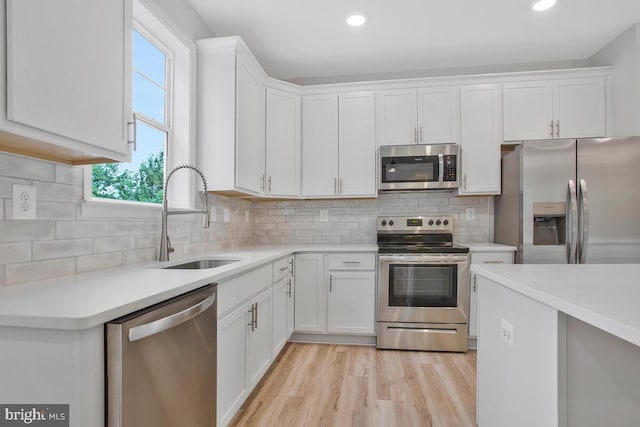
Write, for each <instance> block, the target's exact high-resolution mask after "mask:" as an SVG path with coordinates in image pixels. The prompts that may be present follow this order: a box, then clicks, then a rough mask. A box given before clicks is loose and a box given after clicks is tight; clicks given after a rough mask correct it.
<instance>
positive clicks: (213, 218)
mask: <svg viewBox="0 0 640 427" xmlns="http://www.w3.org/2000/svg"><path fill="white" fill-rule="evenodd" d="M216 212H217V210H216V207H215V206H211V207H210V208H209V220H210V221H211V222H216V221H217V220H218V216H217V215H216Z"/></svg>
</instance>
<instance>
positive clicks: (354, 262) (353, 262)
mask: <svg viewBox="0 0 640 427" xmlns="http://www.w3.org/2000/svg"><path fill="white" fill-rule="evenodd" d="M342 263H343V264H360V261H342Z"/></svg>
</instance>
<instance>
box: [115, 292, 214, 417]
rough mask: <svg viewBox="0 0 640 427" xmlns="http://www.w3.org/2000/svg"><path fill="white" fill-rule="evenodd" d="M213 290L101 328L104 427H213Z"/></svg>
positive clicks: (129, 316) (159, 306)
mask: <svg viewBox="0 0 640 427" xmlns="http://www.w3.org/2000/svg"><path fill="white" fill-rule="evenodd" d="M216 306H217V304H216V287H215V285H208V286H206V287H203V288H200V289H197V290H195V291H192V292H189V293H187V294H184V295H181V296H178V297H176V298H173V299H171V300H169V301H165V302H163V303H160V304H157V305H154V306H152V307H149V308H147V309H144V310H141V311H138V312H136V313H133V314H130V315H128V316H125V317H122V318H120V319H117V320H114V321H112V322H109V323H107V324H106V326H105V328H106V331H105V332H106V340H107V343H106V344H107V355H106V359H107V360H106V362H107V425H109V426H110V427H114V426H124V427H128V426H136V427H146V426H150V427H151V426H203V427H204V426H215V425H216V340H217V326H216V323H217V318H216V311H217V310H216Z"/></svg>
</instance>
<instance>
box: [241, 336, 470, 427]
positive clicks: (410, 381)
mask: <svg viewBox="0 0 640 427" xmlns="http://www.w3.org/2000/svg"><path fill="white" fill-rule="evenodd" d="M475 400H476V352H475V351H469V352H468V353H435V352H417V351H392V350H376V349H375V348H373V347H362V346H347V345H329V344H301V343H290V344H288V345H287V347H286V348H285V349H284V351H283V352H282V353H280V356H279V358H278V360H277V361H276V362H275V363H274V364H273V366H272V367H271V368H270V370H269V371H268V372H267V374H266V375H265V377H264V378H263V379H262V381H261V382H260V384H259V385H258V386H257V387H256V389H255V390H254V391H253V393H252V394H251V396H249V398H248V399H247V401H246V402H245V404H244V405H243V406H242V408H241V409H240V411H239V412H238V414H237V415H236V417H235V418H234V419H233V421H232V422H231V424H230V425H231V426H296V427H297V426H340V427H346V426H366V427H369V426H376V427H377V426H379V427H394V426H398V427H401V426H402V427H405V426H433V427H445V426H446V427H458V426H463V427H466V426H475V411H476V409H475V408H476V406H475Z"/></svg>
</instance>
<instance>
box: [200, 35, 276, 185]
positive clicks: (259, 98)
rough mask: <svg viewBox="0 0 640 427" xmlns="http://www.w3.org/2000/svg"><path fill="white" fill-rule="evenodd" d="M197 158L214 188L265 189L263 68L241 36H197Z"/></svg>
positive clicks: (264, 76)
mask: <svg viewBox="0 0 640 427" xmlns="http://www.w3.org/2000/svg"><path fill="white" fill-rule="evenodd" d="M197 45H198V120H197V127H198V129H197V130H198V131H197V153H198V154H197V156H198V157H197V162H198V166H200V168H201V169H202V171H203V173H204V174H205V176H206V177H207V179H208V180H209V190H211V191H218V192H231V193H237V192H239V193H243V194H251V195H258V194H260V193H261V192H262V191H263V188H264V90H263V85H262V82H263V80H264V79H265V78H266V75H265V74H264V71H263V70H262V68H261V67H260V65H259V64H258V62H257V61H256V60H255V58H254V57H253V55H252V54H251V52H250V51H249V49H248V48H247V47H246V46H245V45H244V43H243V42H242V40H240V38H239V37H221V38H215V39H204V40H198V41H197Z"/></svg>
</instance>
